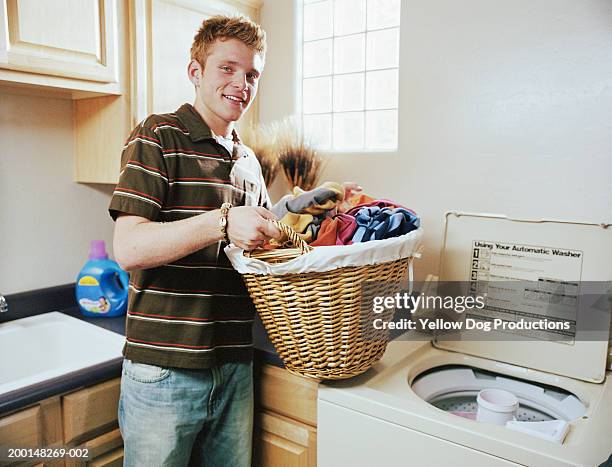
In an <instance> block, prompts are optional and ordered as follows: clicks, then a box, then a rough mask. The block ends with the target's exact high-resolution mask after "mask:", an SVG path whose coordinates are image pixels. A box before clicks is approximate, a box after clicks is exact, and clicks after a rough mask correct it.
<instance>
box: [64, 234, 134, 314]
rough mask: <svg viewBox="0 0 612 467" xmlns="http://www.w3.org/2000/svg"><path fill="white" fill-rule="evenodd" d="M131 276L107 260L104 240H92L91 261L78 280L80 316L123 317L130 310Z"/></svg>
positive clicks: (77, 292)
mask: <svg viewBox="0 0 612 467" xmlns="http://www.w3.org/2000/svg"><path fill="white" fill-rule="evenodd" d="M128 281H129V276H128V273H127V272H125V271H124V270H123V269H121V268H120V267H119V265H118V264H117V263H116V262H115V261H113V260H110V259H108V255H107V254H106V248H105V245H104V241H103V240H93V241H92V242H91V249H90V251H89V261H87V262H86V263H85V266H83V269H81V272H79V275H78V276H77V280H76V299H77V303H78V304H79V308H80V309H81V313H82V314H83V315H85V316H90V317H107V318H111V317H114V316H121V315H124V314H125V312H126V310H127V296H128Z"/></svg>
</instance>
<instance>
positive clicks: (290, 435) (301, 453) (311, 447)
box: [253, 412, 317, 467]
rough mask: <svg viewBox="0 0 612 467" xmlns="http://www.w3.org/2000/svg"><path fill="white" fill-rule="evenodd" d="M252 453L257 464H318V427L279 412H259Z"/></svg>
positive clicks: (312, 466)
mask: <svg viewBox="0 0 612 467" xmlns="http://www.w3.org/2000/svg"><path fill="white" fill-rule="evenodd" d="M253 454H254V459H253V461H254V462H253V465H255V466H257V467H279V466H283V467H315V466H316V462H317V447H316V430H315V429H314V428H313V427H311V426H308V425H304V424H303V423H299V422H296V421H294V420H291V419H289V418H286V417H283V416H280V415H277V414H272V413H269V412H259V413H258V414H257V415H256V417H255V436H254V453H253Z"/></svg>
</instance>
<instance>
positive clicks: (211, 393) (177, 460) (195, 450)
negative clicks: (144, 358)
mask: <svg viewBox="0 0 612 467" xmlns="http://www.w3.org/2000/svg"><path fill="white" fill-rule="evenodd" d="M119 427H120V429H121V435H122V436H123V440H124V466H138V467H141V466H147V467H155V466H187V465H189V466H196V465H197V466H206V467H209V466H211V467H216V466H223V467H226V466H233V467H249V466H250V465H251V444H252V432H253V366H252V363H251V362H248V363H226V364H223V365H220V366H218V367H215V368H210V369H205V370H184V369H179V368H162V367H158V366H153V365H145V364H141V363H134V362H132V361H130V360H127V359H126V360H124V361H123V373H122V375H121V397H120V399H119Z"/></svg>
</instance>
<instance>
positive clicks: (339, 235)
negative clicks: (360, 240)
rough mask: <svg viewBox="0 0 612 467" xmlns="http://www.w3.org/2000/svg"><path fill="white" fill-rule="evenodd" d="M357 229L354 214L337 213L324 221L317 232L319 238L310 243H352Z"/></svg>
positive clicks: (313, 244) (322, 244) (320, 244)
mask: <svg viewBox="0 0 612 467" xmlns="http://www.w3.org/2000/svg"><path fill="white" fill-rule="evenodd" d="M355 229H357V222H356V221H355V218H354V217H353V216H349V215H347V214H336V215H335V216H333V217H328V218H326V219H325V220H324V221H323V223H322V224H321V228H320V229H319V233H318V234H317V239H316V240H315V241H314V242H312V243H311V244H310V245H311V246H330V245H350V244H351V243H352V242H351V238H352V237H353V233H355Z"/></svg>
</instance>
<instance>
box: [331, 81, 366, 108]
mask: <svg viewBox="0 0 612 467" xmlns="http://www.w3.org/2000/svg"><path fill="white" fill-rule="evenodd" d="M363 78H364V76H363V73H355V74H350V75H337V76H334V107H333V109H334V112H338V111H343V110H363V101H364V90H365V89H364V83H363Z"/></svg>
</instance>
